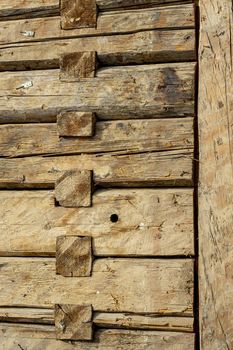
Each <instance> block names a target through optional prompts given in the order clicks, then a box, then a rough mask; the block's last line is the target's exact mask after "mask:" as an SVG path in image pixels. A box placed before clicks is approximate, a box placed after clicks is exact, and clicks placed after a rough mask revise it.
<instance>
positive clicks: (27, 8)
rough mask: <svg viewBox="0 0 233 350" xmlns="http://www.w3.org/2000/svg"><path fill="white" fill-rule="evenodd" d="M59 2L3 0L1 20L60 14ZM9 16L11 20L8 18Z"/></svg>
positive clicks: (52, 0) (0, 9) (56, 0)
mask: <svg viewBox="0 0 233 350" xmlns="http://www.w3.org/2000/svg"><path fill="white" fill-rule="evenodd" d="M59 12H60V8H59V0H46V1H45V0H26V1H25V0H11V1H10V2H9V1H7V0H1V2H0V19H1V20H6V19H11V18H21V17H22V18H31V17H42V16H50V15H53V14H59ZM8 16H9V18H8Z"/></svg>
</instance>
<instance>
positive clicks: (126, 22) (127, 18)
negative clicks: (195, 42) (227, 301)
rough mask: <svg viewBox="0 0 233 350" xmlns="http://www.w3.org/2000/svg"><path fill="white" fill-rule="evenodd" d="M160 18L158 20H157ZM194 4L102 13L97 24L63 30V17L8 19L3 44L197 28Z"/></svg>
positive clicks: (1, 35)
mask: <svg viewBox="0 0 233 350" xmlns="http://www.w3.org/2000/svg"><path fill="white" fill-rule="evenodd" d="M155 19H156V20H155ZM194 27H195V20H194V7H193V4H185V5H176V6H172V7H170V6H166V7H157V8H149V9H148V8H146V9H140V10H126V9H124V11H120V12H118V11H117V12H115V11H113V12H104V13H99V15H98V21H97V27H96V28H85V29H74V30H68V31H66V30H62V29H61V26H60V17H47V18H35V19H30V21H28V20H24V19H22V20H15V21H12V20H11V21H6V22H3V23H2V25H1V31H0V44H1V45H2V44H10V43H11V44H12V43H16V42H28V41H40V40H51V39H64V38H66V37H69V38H71V37H82V36H91V35H106V34H120V33H134V32H139V31H144V30H152V29H166V30H167V29H173V30H174V29H176V28H180V30H183V29H187V28H190V29H191V28H194Z"/></svg>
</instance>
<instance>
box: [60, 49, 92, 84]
mask: <svg viewBox="0 0 233 350" xmlns="http://www.w3.org/2000/svg"><path fill="white" fill-rule="evenodd" d="M96 67H97V55H96V52H95V51H87V52H72V53H68V54H64V55H62V56H61V59H60V80H62V81H67V82H68V81H79V80H81V79H86V78H94V77H95V72H96Z"/></svg>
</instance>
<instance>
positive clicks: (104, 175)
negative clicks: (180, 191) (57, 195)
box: [0, 150, 193, 189]
mask: <svg viewBox="0 0 233 350" xmlns="http://www.w3.org/2000/svg"><path fill="white" fill-rule="evenodd" d="M70 169H77V170H78V169H79V170H93V172H94V173H93V179H94V184H95V185H98V186H102V187H109V186H110V187H111V186H123V187H138V186H142V185H143V186H144V187H145V186H147V187H148V186H149V187H156V186H172V187H173V186H189V187H190V186H192V185H193V152H192V151H189V150H185V151H184V150H177V151H170V152H167V151H166V152H150V153H149V152H144V153H138V154H130V153H129V154H123V155H114V153H113V154H101V153H100V154H96V155H85V154H82V155H79V156H65V161H64V157H28V158H25V159H24V158H20V159H16V158H15V159H4V158H2V159H1V162H0V188H11V189H12V188H21V189H22V188H34V189H36V188H44V189H46V188H49V189H53V188H54V183H55V181H56V179H58V178H59V176H61V174H62V173H63V171H66V170H70Z"/></svg>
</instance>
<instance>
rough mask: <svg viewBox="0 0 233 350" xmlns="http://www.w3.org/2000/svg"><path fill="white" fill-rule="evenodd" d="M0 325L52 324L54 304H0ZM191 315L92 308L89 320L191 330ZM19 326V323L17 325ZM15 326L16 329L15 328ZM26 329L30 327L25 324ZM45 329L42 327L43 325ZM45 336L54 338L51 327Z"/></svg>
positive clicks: (115, 325)
mask: <svg viewBox="0 0 233 350" xmlns="http://www.w3.org/2000/svg"><path fill="white" fill-rule="evenodd" d="M0 322H1V323H0V329H2V323H3V322H9V323H10V325H9V326H11V324H13V327H16V323H18V324H19V323H21V324H22V323H24V324H30V327H31V330H33V329H34V331H35V330H38V327H37V325H38V324H46V325H49V326H50V325H54V323H55V321H54V308H50V309H49V308H44V309H40V308H31V307H27V308H25V307H10V306H9V307H0ZM193 322H194V320H193V317H177V316H156V315H140V314H138V315H137V314H134V313H125V314H124V313H109V312H93V323H94V325H95V326H98V327H101V328H106V329H109V328H119V329H146V330H149V329H150V330H159V331H174V332H181V333H183V332H184V333H192V332H193V330H194V329H193ZM18 327H19V328H20V325H18ZM19 328H18V329H19ZM27 329H28V332H29V331H30V328H27ZM44 329H46V328H44ZM48 333H49V334H50V335H49V337H48V338H50V337H54V338H55V329H54V328H52V327H49V328H48Z"/></svg>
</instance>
